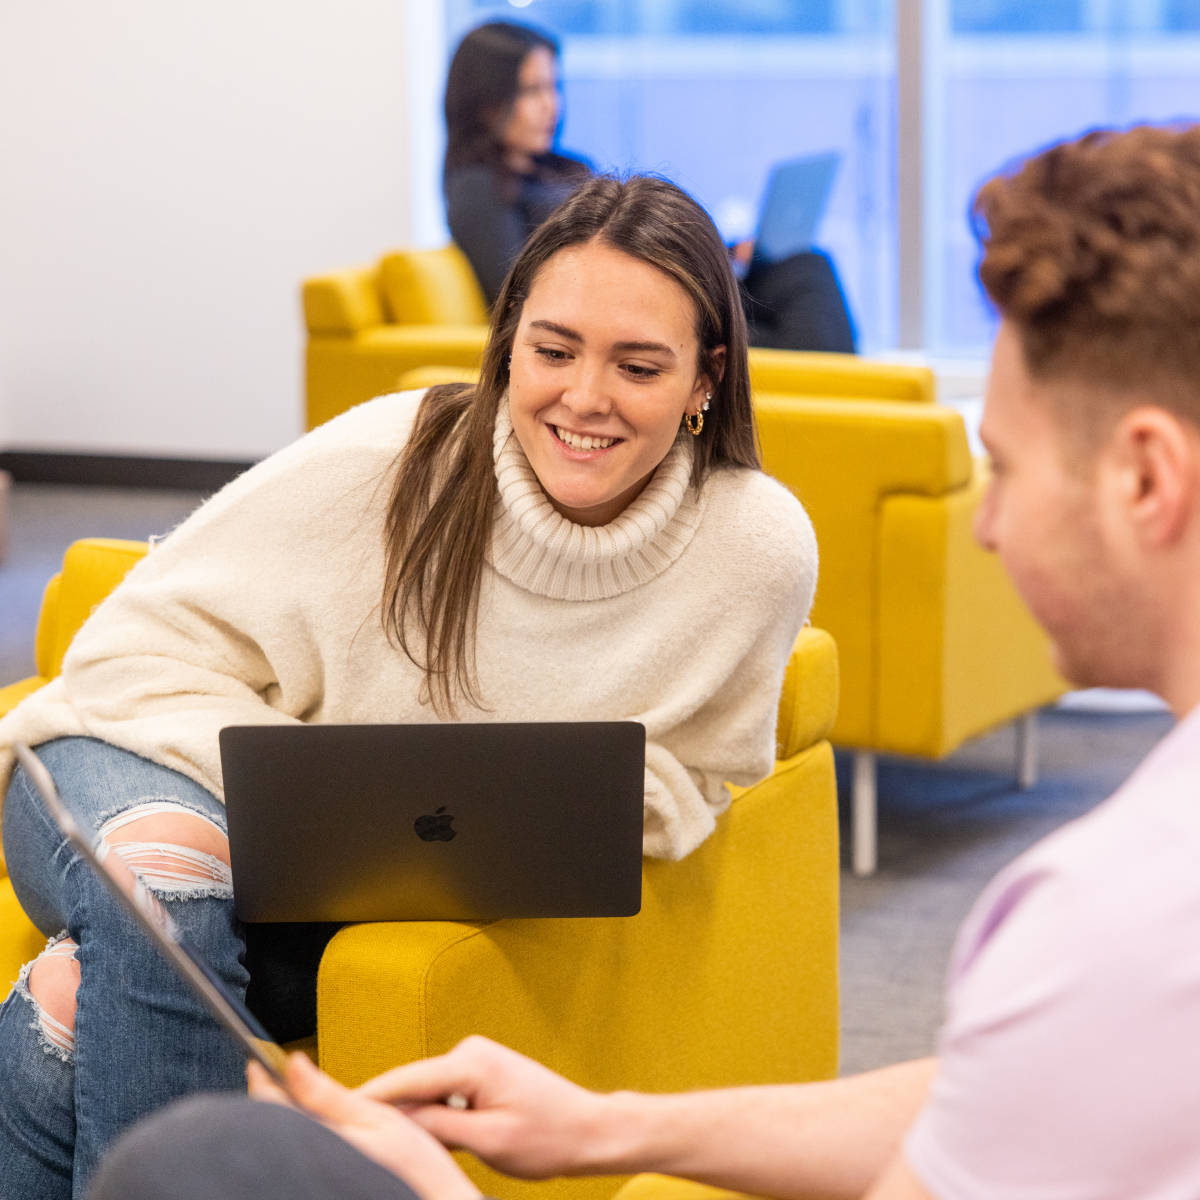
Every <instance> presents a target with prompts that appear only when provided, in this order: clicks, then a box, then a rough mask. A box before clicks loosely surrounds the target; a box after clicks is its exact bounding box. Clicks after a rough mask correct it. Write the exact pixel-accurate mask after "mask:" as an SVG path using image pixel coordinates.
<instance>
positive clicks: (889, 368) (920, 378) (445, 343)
mask: <svg viewBox="0 0 1200 1200" xmlns="http://www.w3.org/2000/svg"><path fill="white" fill-rule="evenodd" d="M303 298H304V316H305V321H306V324H307V326H308V351H307V384H306V397H307V399H306V406H307V412H306V418H307V423H308V428H309V429H315V428H316V427H317V426H318V425H320V424H322V423H323V422H325V421H328V420H329V419H330V418H331V417H336V416H337V415H338V414H339V413H343V412H345V411H346V410H347V409H348V408H353V407H354V405H356V404H362V403H363V402H364V401H366V400H370V399H372V398H373V397H375V396H380V395H383V394H384V393H386V392H392V391H395V390H396V389H397V387H398V386H399V380H400V377H401V376H402V375H404V374H405V373H406V372H409V371H413V370H415V369H416V368H418V367H426V366H435V367H439V368H442V369H443V370H444V369H446V368H457V369H458V370H459V371H461V370H462V369H463V368H467V369H468V373H469V372H470V370H471V369H474V368H477V367H478V365H479V362H480V359H481V358H482V356H483V348H484V345H485V343H486V342H487V319H488V314H487V306H486V304H485V303H484V299H483V293H482V292H481V291H480V290H479V284H478V283H477V282H476V279H475V275H474V273H473V272H472V270H471V265H470V263H469V262H467V259H466V257H465V256H464V255H463V254H462V252H461V251H460V250H459V249H458V247H457V246H454V245H450V246H445V247H443V248H442V249H440V250H399V251H395V252H393V253H391V254H385V255H384V256H383V258H381V259H380V260H379V262H378V263H377V264H375V265H374V266H371V267H355V268H352V269H350V270H345V271H338V272H335V273H333V274H330V275H322V276H317V277H315V278H313V279H308V280H306V281H305V283H304V287H303ZM750 373H751V378H752V382H753V384H754V387H755V389H756V390H759V391H764V392H772V393H784V394H791V395H813V396H826V397H829V396H840V397H844V398H847V399H862V398H872V399H880V400H903V401H910V402H918V403H920V402H925V403H932V401H933V398H934V387H933V376H932V374H931V373H930V372H929V371H928V370H926V369H925V368H923V367H907V366H895V365H889V364H883V363H875V362H869V361H867V360H866V359H861V358H856V357H855V356H854V355H851V354H820V353H800V352H798V351H794V350H752V351H751V352H750ZM457 377H461V376H457ZM431 382H440V380H438V379H435V380H432V381H431ZM408 386H415V387H422V386H426V385H425V384H423V383H418V384H409V385H408Z"/></svg>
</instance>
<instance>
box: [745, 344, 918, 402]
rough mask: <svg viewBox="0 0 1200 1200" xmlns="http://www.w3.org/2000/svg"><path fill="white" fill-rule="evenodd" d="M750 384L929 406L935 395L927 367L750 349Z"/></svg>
mask: <svg viewBox="0 0 1200 1200" xmlns="http://www.w3.org/2000/svg"><path fill="white" fill-rule="evenodd" d="M750 386H751V388H753V390H754V391H755V392H756V393H757V392H765V393H770V394H774V395H781V396H821V397H824V398H826V399H833V398H835V397H836V398H837V399H841V400H901V401H907V402H908V403H912V404H932V403H934V401H935V399H936V398H937V391H936V387H935V383H934V376H933V372H932V371H931V370H930V369H929V368H928V367H909V366H902V365H900V364H899V363H881V362H872V361H871V360H870V359H865V358H858V357H856V356H855V355H853V354H822V353H818V352H817V351H800V350H764V349H760V348H755V349H752V350H751V351H750Z"/></svg>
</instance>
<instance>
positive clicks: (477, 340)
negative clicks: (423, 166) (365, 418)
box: [303, 245, 488, 429]
mask: <svg viewBox="0 0 1200 1200" xmlns="http://www.w3.org/2000/svg"><path fill="white" fill-rule="evenodd" d="M303 298H304V318H305V323H306V324H307V326H308V352H307V385H306V391H307V422H308V428H309V429H315V428H316V427H317V426H318V425H321V424H323V423H324V422H325V421H328V420H330V419H331V418H332V417H336V416H337V415H338V414H339V413H343V412H345V411H346V410H347V409H349V408H353V407H354V406H355V405H356V404H362V403H363V402H364V401H365V400H370V399H371V398H372V397H374V396H381V395H383V394H385V393H387V392H394V391H395V390H396V387H397V381H398V380H399V378H400V376H401V375H403V374H404V373H405V372H406V371H411V370H412V369H413V368H414V367H421V366H425V365H427V364H431V363H444V364H446V365H449V366H455V367H468V368H470V367H478V365H479V362H480V359H481V358H482V357H483V348H484V345H485V344H486V342H487V328H488V327H487V320H488V313H487V305H486V303H485V302H484V298H483V293H482V292H481V291H480V288H479V284H478V282H477V281H476V279H475V274H474V272H473V271H472V270H471V264H470V263H469V262H467V259H466V257H465V256H464V255H463V253H462V251H461V250H459V249H458V247H457V246H454V245H450V246H446V247H443V248H442V249H441V250H401V251H396V252H395V253H392V254H386V255H384V257H383V258H382V259H380V261H379V262H378V263H377V264H376V265H375V266H373V267H359V268H353V269H351V270H346V271H339V272H337V273H335V274H331V275H323V276H320V277H318V278H314V279H309V280H306V281H305V283H304V288H303Z"/></svg>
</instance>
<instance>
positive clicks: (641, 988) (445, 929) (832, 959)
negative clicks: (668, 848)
mask: <svg viewBox="0 0 1200 1200" xmlns="http://www.w3.org/2000/svg"><path fill="white" fill-rule="evenodd" d="M145 549H146V548H145V546H144V545H142V544H141V543H137V542H115V541H106V540H101V539H95V540H90V541H83V542H77V543H75V544H74V545H73V546H72V547H71V548H70V549H69V550H68V551H67V554H66V556H65V558H64V561H63V570H62V572H61V574H60V575H59V576H56V577H55V578H54V579H53V580H51V582H50V583H49V584H48V585H47V588H46V597H45V601H44V603H43V606H42V612H41V617H40V621H39V625H38V634H37V666H38V672H39V674H38V676H37V677H35V678H34V679H31V680H26V681H24V682H22V683H19V684H15V685H12V686H10V687H8V688H4V689H0V714H2V713H3V712H6V711H8V709H10V708H11V707H12V706H13V705H14V704H16V703H17V702H18V701H19V700H20V699H21V698H22V697H23V696H25V695H27V694H29V692H31V691H33V690H34V689H35V688H37V687H39V686H41V685H42V684H44V683H45V682H46V681H47V680H48V679H49V678H52V677H53V676H54V675H56V674H57V673H58V671H59V669H60V666H61V663H62V656H63V654H64V652H65V650H66V648H67V646H68V645H69V644H70V641H71V638H72V637H73V636H74V633H75V631H76V630H77V629H78V627H79V625H80V624H82V622H83V621H84V620H85V619H86V618H87V616H88V614H89V613H90V612H91V611H92V609H93V608H94V607H95V605H96V604H97V603H98V602H99V601H100V600H101V599H103V597H104V596H105V595H106V594H107V593H108V591H109V590H111V588H112V587H114V586H115V585H116V583H117V582H119V580H120V579H121V578H122V577H123V576H124V574H125V572H126V571H127V570H128V569H129V568H130V567H131V566H132V565H133V564H134V563H135V562H136V561H137V560H138V559H139V558H141V557H142V555H143V554H144V553H145ZM837 691H838V672H837V652H836V649H835V646H834V642H833V640H832V638H830V636H829V635H828V634H827V633H825V632H823V631H820V630H816V629H812V628H807V629H805V630H804V631H802V633H801V635H800V637H799V639H798V640H797V642H796V646H795V649H794V651H793V654H792V658H791V661H790V663H789V666H788V672H787V677H786V679H785V683H784V688H783V692H782V695H781V697H780V706H779V718H778V724H777V738H778V755H779V759H780V761H779V762H778V763H777V765H776V769H775V772H774V774H773V775H772V776H771V777H770V778H768V779H766V780H764V781H763V782H762V783H759V784H757V785H756V786H755V787H752V788H749V789H745V790H742V791H740V792H739V794H738V797H737V799H736V800H735V802H734V804H733V806H732V808H731V809H730V811H729V813H727V814H726V815H725V816H724V817H722V818H721V819H720V821H719V822H718V828H717V831H716V832H715V833H714V834H713V836H712V837H711V838H709V840H708V841H707V842H705V843H704V845H703V846H701V847H700V849H699V850H697V851H696V852H694V853H693V854H692V855H690V856H689V857H688V858H687V859H685V860H684V861H683V862H681V863H665V862H657V861H653V860H646V862H645V869H644V876H643V907H642V912H641V913H640V914H639V915H638V916H636V917H631V918H626V919H613V920H549V921H496V922H492V923H489V924H465V923H456V922H408V923H401V924H369V925H355V926H349V927H347V928H346V929H344V930H342V931H341V932H340V933H339V934H338V935H337V936H336V937H335V938H334V939H333V941H332V942H331V943H330V945H329V947H328V949H327V950H326V953H325V957H324V959H323V961H322V963H321V970H320V977H319V982H318V1011H319V1021H318V1024H319V1056H320V1061H321V1063H322V1065H323V1066H324V1067H325V1068H326V1069H328V1070H329V1071H331V1072H332V1073H333V1074H334V1075H335V1076H337V1077H338V1078H340V1079H343V1080H345V1081H346V1082H349V1083H355V1082H358V1081H361V1080H362V1079H365V1078H368V1077H369V1076H371V1075H373V1074H375V1073H376V1072H378V1071H380V1070H383V1069H385V1068H387V1067H389V1066H394V1065H395V1064H397V1063H400V1062H404V1061H408V1060H411V1059H414V1058H419V1057H423V1056H426V1055H429V1054H436V1053H438V1052H440V1051H443V1050H446V1049H449V1048H450V1047H451V1046H452V1045H454V1044H455V1043H456V1042H457V1041H459V1040H460V1039H461V1038H462V1037H465V1036H466V1035H467V1034H469V1033H484V1034H487V1035H489V1036H491V1037H494V1038H496V1039H497V1040H500V1041H503V1042H505V1043H506V1044H508V1045H511V1046H514V1047H516V1048H517V1049H520V1050H522V1051H524V1052H526V1053H529V1054H533V1055H535V1056H536V1057H538V1058H539V1059H541V1060H542V1061H544V1062H547V1063H549V1064H550V1065H551V1066H553V1067H555V1068H556V1069H558V1070H560V1071H563V1072H564V1073H566V1074H567V1075H569V1076H571V1077H572V1078H575V1079H577V1080H579V1081H580V1082H581V1083H584V1084H586V1085H588V1086H590V1087H594V1088H604V1089H612V1088H616V1087H634V1088H643V1089H648V1090H668V1089H690V1088H698V1087H706V1086H724V1085H733V1084H739V1083H754V1082H759V1083H761V1082H783V1081H787V1080H802V1079H819V1078H827V1077H830V1076H832V1075H834V1074H835V1073H836V1070H837V1052H838V987H837V939H838V866H837V862H838V850H837V836H838V835H837V805H836V787H835V782H834V776H833V756H832V751H831V749H830V746H829V743H828V741H826V740H825V735H826V733H827V732H828V730H829V728H830V727H831V725H832V724H833V720H834V716H835V712H836V708H837ZM0 876H2V872H0ZM43 940H44V939H43V938H42V936H41V935H40V934H39V933H38V932H37V931H36V930H35V929H34V927H33V926H32V924H31V923H30V922H29V920H28V918H26V917H25V915H24V913H23V912H21V910H20V907H19V906H18V905H17V902H16V898H15V896H14V894H13V891H12V886H11V883H10V881H9V880H8V879H7V878H6V877H0V979H2V980H3V981H4V982H6V983H7V982H10V981H11V980H13V979H15V977H16V974H17V972H18V970H19V968H20V966H21V964H22V963H23V962H26V961H28V960H29V959H30V958H32V957H33V956H34V955H35V954H36V953H37V952H38V951H39V950H40V949H41V946H42V944H43ZM0 990H3V991H7V988H3V989H0ZM465 1165H466V1166H467V1168H468V1170H469V1171H470V1173H471V1174H472V1176H473V1177H474V1178H475V1179H476V1181H477V1182H478V1183H479V1185H480V1187H481V1188H483V1190H484V1191H485V1192H488V1193H490V1194H491V1195H494V1196H498V1197H501V1200H510V1198H512V1200H520V1198H521V1197H525V1196H527V1195H528V1196H532V1195H533V1193H534V1192H537V1193H539V1194H542V1195H545V1196H551V1195H554V1196H558V1195H562V1196H564V1197H565V1196H567V1195H570V1196H579V1197H588V1198H594V1200H604V1198H607V1197H608V1196H610V1195H612V1193H613V1192H614V1191H615V1190H616V1189H617V1187H618V1186H619V1185H620V1182H621V1181H620V1180H617V1179H590V1180H555V1181H551V1182H549V1183H542V1184H530V1183H522V1182H520V1181H516V1180H510V1179H505V1178H503V1177H501V1176H497V1175H495V1174H494V1173H492V1172H490V1171H488V1170H487V1169H486V1168H484V1167H483V1166H481V1165H480V1164H478V1163H476V1162H474V1161H473V1160H472V1161H468V1162H466V1164H465Z"/></svg>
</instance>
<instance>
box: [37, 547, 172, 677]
mask: <svg viewBox="0 0 1200 1200" xmlns="http://www.w3.org/2000/svg"><path fill="white" fill-rule="evenodd" d="M149 549H150V547H149V546H147V545H146V543H145V542H128V541H124V540H121V539H118V538H84V539H83V540H82V541H78V542H75V543H73V544H72V545H71V546H70V547H69V548H68V549H67V552H66V554H65V555H64V556H63V569H62V571H60V572H59V574H57V575H55V576H54V578H53V579H51V580H50V582H49V583H48V584H47V585H46V591H45V593H44V594H43V596H42V610H41V613H40V614H39V616H38V627H37V640H36V643H35V652H36V655H37V669H38V674H39V675H40V676H41V677H42V678H43V679H53V678H54V677H55V676H56V675H57V674H58V673H59V672H60V671H61V670H62V661H63V655H65V654H66V652H67V647H68V646H70V644H71V640H72V638H74V636H75V635H76V634H77V633H78V632H79V628H80V626H81V625H82V624H83V623H84V621H86V620H87V619H88V617H90V616H91V615H92V612H93V610H94V609H95V608H96V606H97V605H98V604H99V603H100V601H101V600H103V599H104V598H105V596H107V595H108V593H109V592H111V591H112V590H113V588H115V587H116V586H117V584H118V583H120V582H121V580H122V579H124V578H125V576H126V575H127V574H128V573H129V571H130V570H131V569H132V568H133V567H134V566H136V564H137V563H138V562H140V561H141V560H142V559H143V558H144V557H145V556H146V553H147V552H148V551H149Z"/></svg>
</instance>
